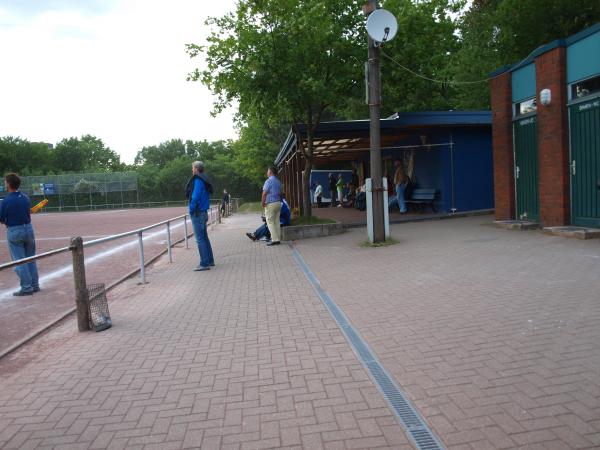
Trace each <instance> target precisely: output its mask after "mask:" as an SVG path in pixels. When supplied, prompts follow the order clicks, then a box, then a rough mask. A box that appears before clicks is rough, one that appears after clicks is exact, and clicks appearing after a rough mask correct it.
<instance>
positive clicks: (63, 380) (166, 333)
mask: <svg viewBox="0 0 600 450" xmlns="http://www.w3.org/2000/svg"><path fill="white" fill-rule="evenodd" d="M259 223H260V222H259V218H258V216H257V215H237V216H234V217H231V218H229V219H227V220H226V221H225V223H224V224H222V225H219V226H218V227H216V228H215V229H214V230H213V231H212V232H211V233H210V237H211V240H212V243H213V247H214V250H215V259H216V263H217V267H215V268H214V270H211V271H209V272H200V273H199V272H193V271H192V268H193V267H194V266H195V265H197V262H198V257H197V252H196V251H195V250H193V249H190V250H185V249H183V248H178V249H175V250H174V252H173V257H174V263H173V264H169V263H167V262H166V260H165V259H166V258H163V259H162V260H161V261H160V262H159V263H158V264H156V265H155V266H154V267H152V268H151V269H149V271H148V274H147V275H148V280H149V281H150V283H149V284H146V285H144V286H141V285H138V284H137V280H134V279H132V280H129V281H127V282H126V283H124V284H123V285H121V286H119V287H118V288H117V289H116V290H114V291H111V292H110V293H109V299H110V311H111V316H112V319H113V323H114V326H113V327H112V328H111V329H109V330H107V331H104V332H101V333H93V332H87V333H78V332H77V331H76V322H75V320H74V319H73V318H71V319H68V320H66V321H64V322H63V323H62V324H60V325H59V326H58V327H56V328H54V329H53V330H52V331H51V332H49V333H48V334H46V335H45V336H42V337H41V338H39V339H38V340H36V342H35V343H33V344H31V345H28V346H26V347H25V348H23V349H22V350H20V351H19V352H17V353H15V354H12V355H10V356H9V357H6V358H3V359H2V360H0V377H1V378H0V448H5V449H17V448H18V449H34V448H38V449H49V448H57V449H58V448H59V449H79V448H81V449H88V448H89V449H100V448H113V449H118V448H128V449H137V448H144V449H152V448H156V449H171V448H174V449H179V448H200V447H201V448H205V449H211V448H222V449H259V448H310V449H316V448H328V449H337V448H348V449H351V448H407V449H408V448H412V447H411V445H410V444H409V442H408V439H407V437H406V435H405V434H404V432H403V431H402V428H401V427H400V426H399V424H398V422H397V421H396V419H395V417H394V416H393V415H392V413H391V411H390V409H389V408H388V407H387V404H386V403H385V401H384V399H383V397H382V396H381V395H380V393H379V391H378V390H377V388H376V387H375V385H374V384H373V382H372V381H371V380H370V379H369V377H368V375H367V373H366V371H365V370H364V369H363V367H362V365H361V364H360V362H359V361H358V360H357V358H356V356H355V355H354V353H353V352H352V350H351V348H350V346H349V345H348V343H347V342H346V340H345V339H344V337H343V335H342V333H341V332H340V330H339V329H338V328H337V326H336V325H335V323H334V321H333V319H331V317H330V316H329V313H328V312H327V311H326V309H325V307H324V306H323V305H322V303H321V302H320V301H319V299H318V298H317V296H316V294H315V293H314V291H313V289H312V287H311V286H310V285H309V283H308V282H307V281H306V278H305V276H304V274H303V273H302V271H301V270H300V269H299V268H298V267H297V265H296V264H295V262H294V260H293V258H292V252H291V249H290V248H289V247H287V246H283V245H282V246H279V247H271V248H267V247H265V246H264V245H263V244H262V243H252V242H250V241H249V240H248V239H247V238H246V236H244V234H243V232H244V231H248V230H251V229H253V228H254V227H256V226H257V225H258V224H259ZM320 242H323V243H326V242H328V241H320ZM327 245H329V244H327ZM344 279H345V278H340V279H339V280H338V281H339V282H341V281H343V280H344ZM101 281H102V280H88V282H90V283H91V282H101ZM29 359H33V360H31V361H29ZM581 373H582V372H579V371H578V372H576V373H575V374H574V375H573V376H579V375H580V374H581ZM568 375H571V374H568ZM568 375H567V374H566V375H565V376H568ZM557 395H561V394H560V393H557ZM562 395H565V394H562ZM586 423H587V422H586ZM574 425H580V426H583V423H579V422H578V423H576V424H574ZM587 426H588V427H592V426H594V425H593V424H589V423H588V424H587Z"/></svg>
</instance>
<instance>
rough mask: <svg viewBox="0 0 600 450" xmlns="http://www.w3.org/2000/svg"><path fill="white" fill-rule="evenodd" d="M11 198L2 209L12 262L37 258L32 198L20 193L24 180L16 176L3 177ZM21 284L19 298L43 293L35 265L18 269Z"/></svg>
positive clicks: (21, 266)
mask: <svg viewBox="0 0 600 450" xmlns="http://www.w3.org/2000/svg"><path fill="white" fill-rule="evenodd" d="M4 184H5V186H6V190H7V191H8V192H9V194H8V196H7V197H6V198H5V199H4V201H2V205H1V206H0V222H1V223H3V224H4V225H6V241H7V242H8V249H9V250H10V256H11V258H12V259H13V261H15V260H17V259H23V258H27V257H29V256H33V255H35V236H34V233H33V227H32V226H31V216H30V214H29V210H30V209H31V203H30V201H29V197H27V195H25V194H23V193H22V192H19V187H20V186H21V178H19V176H18V175H17V174H15V173H9V174H6V176H5V177H4ZM15 272H17V275H18V276H19V279H20V280H21V289H20V290H19V291H17V292H14V293H13V295H14V296H17V297H21V296H25V295H32V294H33V293H34V292H38V291H39V290H40V285H39V280H38V270H37V265H36V263H35V261H32V262H30V263H27V264H21V265H20V266H17V267H15Z"/></svg>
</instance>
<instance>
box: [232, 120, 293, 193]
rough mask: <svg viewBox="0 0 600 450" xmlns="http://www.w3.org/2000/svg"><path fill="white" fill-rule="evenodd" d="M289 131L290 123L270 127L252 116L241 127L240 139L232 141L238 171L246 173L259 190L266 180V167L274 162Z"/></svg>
mask: <svg viewBox="0 0 600 450" xmlns="http://www.w3.org/2000/svg"><path fill="white" fill-rule="evenodd" d="M288 132H289V124H283V123H282V124H279V125H278V126H274V127H269V126H267V125H265V124H263V123H262V122H260V121H258V120H256V119H255V118H250V119H249V120H248V123H247V124H246V125H244V126H243V127H242V128H241V129H240V137H239V139H238V140H237V141H236V142H233V143H232V149H233V152H234V164H235V170H236V172H237V173H242V174H244V175H245V176H246V177H247V178H248V179H249V181H250V182H251V183H252V185H253V186H255V187H256V189H257V192H259V191H258V189H259V188H260V187H261V186H262V183H263V182H264V179H265V173H266V167H268V166H269V165H271V164H272V163H273V160H274V159H275V157H276V156H277V153H278V152H279V148H280V145H281V142H283V140H284V139H285V137H286V135H287V134H288Z"/></svg>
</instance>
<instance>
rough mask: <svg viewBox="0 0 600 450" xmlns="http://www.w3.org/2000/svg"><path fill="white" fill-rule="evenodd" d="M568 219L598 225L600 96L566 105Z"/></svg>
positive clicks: (599, 217) (589, 225) (584, 224)
mask: <svg viewBox="0 0 600 450" xmlns="http://www.w3.org/2000/svg"><path fill="white" fill-rule="evenodd" d="M569 120H570V133H571V223H572V224H573V225H579V226H583V227H596V228H600V99H599V98H596V99H593V100H589V101H587V102H584V103H578V104H575V105H571V106H570V107H569Z"/></svg>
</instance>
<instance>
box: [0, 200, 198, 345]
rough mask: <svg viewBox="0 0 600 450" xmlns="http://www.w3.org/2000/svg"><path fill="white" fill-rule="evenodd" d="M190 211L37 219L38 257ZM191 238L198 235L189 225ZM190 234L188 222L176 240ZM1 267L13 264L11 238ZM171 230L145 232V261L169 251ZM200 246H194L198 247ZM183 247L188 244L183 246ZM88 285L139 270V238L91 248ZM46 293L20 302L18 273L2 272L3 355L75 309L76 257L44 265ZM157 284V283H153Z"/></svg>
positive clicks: (177, 226) (175, 229) (178, 228)
mask: <svg viewBox="0 0 600 450" xmlns="http://www.w3.org/2000/svg"><path fill="white" fill-rule="evenodd" d="M186 211H187V210H186V208H184V207H174V208H154V209H126V210H110V211H93V212H92V211H87V212H73V213H50V214H35V215H32V223H33V226H34V230H35V235H36V253H38V254H39V253H42V252H46V251H49V250H52V249H57V248H61V247H65V246H68V245H69V243H70V240H71V237H74V236H81V237H82V238H83V240H84V242H86V241H91V240H94V239H97V238H101V237H105V236H110V235H115V234H119V233H124V232H126V231H131V230H135V229H138V228H142V227H145V226H148V225H152V224H154V223H157V222H161V221H164V220H167V219H170V218H172V217H177V216H180V215H183V214H185V213H186ZM187 225H188V233H191V232H192V227H191V224H190V222H189V220H188V223H187ZM183 235H184V226H183V220H182V219H180V220H177V221H176V222H174V223H172V224H171V240H172V242H175V241H177V240H179V239H181V238H183ZM0 241H1V242H0V263H5V262H9V261H10V260H11V259H10V255H9V252H8V246H7V244H6V233H5V232H4V230H3V231H2V232H1V234H0ZM166 242H167V235H166V227H165V226H161V227H158V228H155V229H152V230H149V231H147V232H145V233H144V252H145V260H146V261H148V260H149V259H150V258H152V257H153V256H154V255H156V254H158V253H160V252H161V251H162V250H164V249H165V248H166ZM194 244H195V243H194V242H190V247H191V248H193V246H194ZM179 245H180V246H182V245H183V244H179ZM85 261H86V264H85V265H86V278H87V283H88V284H92V283H105V284H106V285H109V284H110V283H111V282H114V281H116V280H118V279H120V278H121V277H123V276H124V275H126V274H127V273H129V272H131V271H132V270H135V269H136V268H138V267H139V254H138V239H137V237H136V236H132V237H128V238H123V239H119V240H116V241H112V242H108V243H105V244H100V245H97V246H93V247H89V248H86V249H85ZM38 270H39V274H40V287H41V289H42V290H41V292H38V293H36V294H34V295H33V296H30V297H14V296H13V295H12V293H13V292H14V291H17V290H18V289H19V279H18V277H17V275H16V274H15V273H14V272H13V270H11V269H8V270H4V271H2V272H0V353H1V352H2V351H3V350H4V349H6V348H8V347H10V346H11V345H12V344H13V343H15V342H18V341H19V340H21V339H23V338H24V337H25V336H28V335H29V334H30V333H32V332H33V331H35V330H37V329H39V328H40V327H41V326H43V325H45V324H48V323H50V322H52V321H53V320H54V319H55V318H57V317H59V316H61V315H63V314H64V313H65V312H66V311H68V310H69V309H70V308H72V307H73V306H74V305H75V302H74V298H75V297H74V291H73V273H72V262H71V253H70V252H67V253H64V254H60V255H56V256H52V257H50V258H46V259H42V260H40V261H38ZM149 281H151V279H150V280H149Z"/></svg>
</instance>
